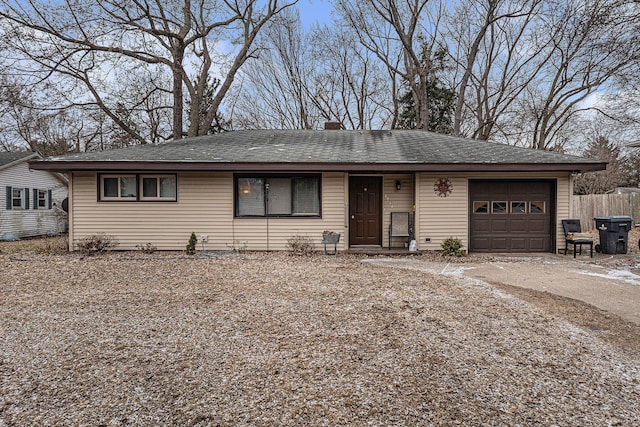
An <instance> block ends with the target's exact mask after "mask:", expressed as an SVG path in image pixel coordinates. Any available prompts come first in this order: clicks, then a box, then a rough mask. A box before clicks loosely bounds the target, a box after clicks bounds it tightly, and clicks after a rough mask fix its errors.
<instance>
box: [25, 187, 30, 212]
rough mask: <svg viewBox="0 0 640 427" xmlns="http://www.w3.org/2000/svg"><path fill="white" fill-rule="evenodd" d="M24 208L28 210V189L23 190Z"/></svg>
mask: <svg viewBox="0 0 640 427" xmlns="http://www.w3.org/2000/svg"><path fill="white" fill-rule="evenodd" d="M24 208H25V209H29V189H28V188H25V189H24Z"/></svg>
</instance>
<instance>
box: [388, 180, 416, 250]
mask: <svg viewBox="0 0 640 427" xmlns="http://www.w3.org/2000/svg"><path fill="white" fill-rule="evenodd" d="M383 181H384V184H383V186H384V189H383V203H382V241H383V246H384V247H385V248H386V247H389V224H390V222H391V212H410V213H413V175H412V174H402V175H400V174H398V175H385V176H384V180H383ZM396 181H400V191H398V190H396ZM406 242H407V238H406V237H403V238H393V239H392V243H393V247H404V243H406Z"/></svg>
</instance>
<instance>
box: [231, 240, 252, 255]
mask: <svg viewBox="0 0 640 427" xmlns="http://www.w3.org/2000/svg"><path fill="white" fill-rule="evenodd" d="M227 247H228V248H229V250H231V251H234V252H238V253H245V252H246V251H247V248H248V247H249V242H248V241H246V240H245V241H244V242H241V241H240V240H234V241H233V243H232V244H228V243H227Z"/></svg>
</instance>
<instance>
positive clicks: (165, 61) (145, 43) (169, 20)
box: [0, 0, 297, 143]
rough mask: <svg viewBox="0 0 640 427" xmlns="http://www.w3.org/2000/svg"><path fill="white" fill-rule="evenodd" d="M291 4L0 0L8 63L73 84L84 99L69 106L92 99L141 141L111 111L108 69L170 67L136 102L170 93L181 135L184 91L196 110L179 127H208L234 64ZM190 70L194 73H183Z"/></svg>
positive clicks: (175, 129)
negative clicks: (166, 78)
mask: <svg viewBox="0 0 640 427" xmlns="http://www.w3.org/2000/svg"><path fill="white" fill-rule="evenodd" d="M296 2H297V0H291V1H289V2H284V3H281V2H279V1H278V0H269V1H268V2H266V4H265V5H264V6H263V7H260V6H259V4H260V2H258V1H257V0H243V1H233V2H231V1H226V0H225V1H209V0H198V1H195V2H192V1H191V0H169V1H166V0H153V1H146V0H145V1H143V0H131V1H130V2H122V1H120V0H102V1H97V0H78V1H71V0H65V1H63V2H54V3H49V2H45V1H38V0H25V1H24V2H21V3H18V4H16V3H15V2H13V1H10V0H1V1H0V7H1V8H0V17H2V18H4V20H5V22H6V25H7V27H8V28H7V30H6V31H7V33H8V37H6V38H5V40H4V41H5V43H6V44H7V47H8V48H10V49H11V50H12V51H13V52H14V57H13V59H14V62H13V64H12V66H13V67H14V68H15V69H17V70H22V71H24V72H26V73H30V74H31V75H34V76H38V79H39V81H46V80H50V79H53V78H60V79H71V80H72V81H75V82H76V83H78V84H80V86H81V88H82V89H83V90H82V91H79V93H80V94H83V95H84V99H82V98H83V97H82V96H81V95H78V91H76V94H74V95H75V99H71V100H70V102H71V103H72V104H73V105H77V104H84V105H91V106H97V107H98V108H100V109H101V110H102V111H103V112H104V113H105V114H106V115H107V116H108V117H109V118H110V119H111V120H112V121H113V122H114V123H116V124H117V125H118V126H119V127H120V128H122V129H123V131H124V132H126V133H127V134H128V135H129V136H130V137H131V138H132V139H134V140H136V141H137V142H139V143H145V142H147V140H148V139H147V138H145V137H144V136H143V135H142V134H141V132H140V131H139V130H138V129H136V128H135V127H133V126H132V125H131V124H130V123H128V122H127V120H126V117H122V115H121V114H119V113H118V111H117V110H118V108H117V102H116V100H117V99H118V97H117V96H110V95H112V94H110V93H109V89H110V88H109V83H110V79H111V78H113V75H114V73H113V71H114V70H115V69H127V70H129V71H130V72H132V73H134V72H136V71H138V70H139V69H140V68H149V67H156V71H159V72H160V73H162V72H167V73H168V74H169V75H170V76H171V83H170V85H169V86H165V84H164V83H163V82H161V80H158V81H156V82H152V84H151V85H150V86H149V87H147V88H146V91H145V92H144V93H145V96H143V97H142V98H144V99H143V101H142V103H147V104H148V102H149V101H151V100H152V97H153V94H155V93H157V92H158V91H165V92H168V93H170V94H171V97H172V105H171V111H172V118H171V128H172V136H173V138H181V137H182V136H183V134H184V133H185V131H184V129H183V128H184V126H183V117H184V114H185V108H184V98H185V93H184V88H186V95H187V96H188V99H190V101H191V105H192V107H193V108H191V117H189V127H188V130H187V131H186V134H187V135H190V136H194V135H201V134H205V133H206V132H207V131H208V130H209V128H210V126H211V124H212V122H213V121H214V119H215V117H216V116H217V114H218V112H219V109H220V107H221V105H222V103H223V100H224V98H225V96H226V95H227V93H228V91H229V89H230V88H231V85H232V83H233V81H234V79H235V77H236V74H237V73H238V70H239V69H240V68H241V66H242V65H243V64H244V63H245V62H246V61H247V59H248V58H249V57H250V56H251V55H252V54H253V53H254V49H253V47H252V46H253V42H254V40H255V38H256V36H257V35H258V33H259V32H260V30H261V29H262V27H263V26H264V25H265V24H266V23H267V22H269V20H271V19H272V18H273V17H274V16H276V15H277V14H278V13H280V12H281V11H282V10H283V9H285V8H287V7H289V6H291V5H292V4H295V3H296ZM227 40H232V42H231V44H230V45H227V47H226V48H225V49H222V50H216V48H217V47H216V44H218V43H223V42H224V41H227ZM216 67H218V68H219V70H218V71H219V72H220V73H221V78H220V80H221V84H220V85H219V87H218V89H217V92H216V94H215V96H214V97H213V99H212V102H211V103H210V107H209V109H208V111H207V114H206V116H205V117H204V119H202V117H200V115H201V108H200V105H199V103H200V102H201V100H202V99H204V94H205V91H206V90H207V87H206V82H207V77H208V76H209V75H210V74H211V73H212V72H214V71H215V68H216ZM192 69H193V70H195V73H194V75H193V77H192V78H189V72H188V70H192ZM156 85H157V87H154V86H156ZM129 107H130V106H129V105H127V106H125V110H129ZM146 108H147V110H148V111H149V108H151V109H155V108H157V107H156V106H154V107H150V106H149V105H147V107H146ZM158 129H159V127H158Z"/></svg>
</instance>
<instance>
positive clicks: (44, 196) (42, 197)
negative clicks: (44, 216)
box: [36, 190, 49, 209]
mask: <svg viewBox="0 0 640 427" xmlns="http://www.w3.org/2000/svg"><path fill="white" fill-rule="evenodd" d="M37 191H38V194H37V195H38V201H37V202H36V203H37V204H38V209H48V208H49V196H48V193H49V192H48V191H47V190H37Z"/></svg>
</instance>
